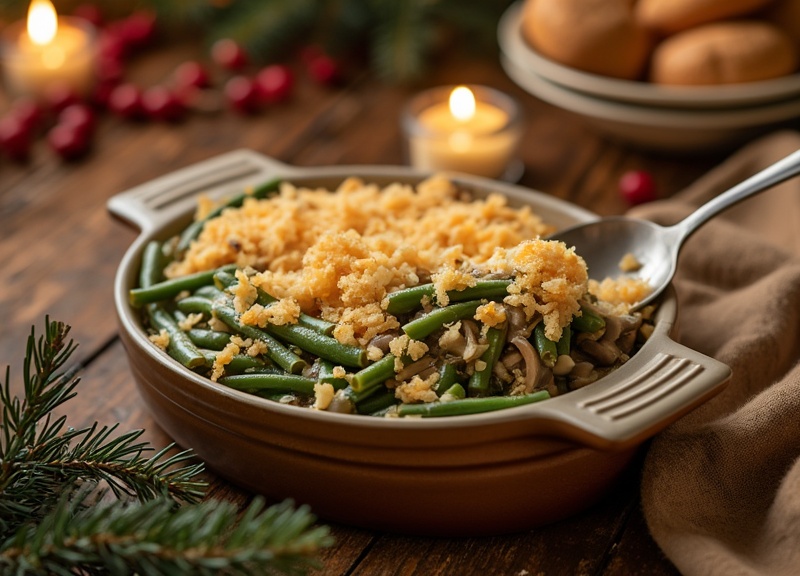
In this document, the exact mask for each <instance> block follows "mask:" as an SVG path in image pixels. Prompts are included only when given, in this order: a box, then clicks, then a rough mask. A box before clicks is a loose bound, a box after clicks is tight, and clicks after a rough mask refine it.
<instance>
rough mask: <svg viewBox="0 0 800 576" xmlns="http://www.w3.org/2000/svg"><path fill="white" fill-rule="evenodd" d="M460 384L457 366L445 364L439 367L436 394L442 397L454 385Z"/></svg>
mask: <svg viewBox="0 0 800 576" xmlns="http://www.w3.org/2000/svg"><path fill="white" fill-rule="evenodd" d="M457 382H458V370H457V369H456V367H455V364H451V363H450V362H444V363H443V364H442V365H441V366H440V367H439V381H438V382H437V383H436V393H437V394H438V395H439V396H441V395H442V394H444V393H445V391H446V390H447V389H448V388H450V387H451V386H452V385H453V384H456V383H457Z"/></svg>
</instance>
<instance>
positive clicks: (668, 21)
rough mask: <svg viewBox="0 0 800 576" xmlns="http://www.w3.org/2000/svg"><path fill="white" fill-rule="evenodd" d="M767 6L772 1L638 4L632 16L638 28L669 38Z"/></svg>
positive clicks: (653, 1)
mask: <svg viewBox="0 0 800 576" xmlns="http://www.w3.org/2000/svg"><path fill="white" fill-rule="evenodd" d="M771 2H772V0H639V1H638V2H637V3H636V8H635V14H636V19H637V21H638V22H639V24H641V25H642V26H644V27H646V28H648V29H650V30H652V31H654V32H656V33H658V34H661V35H670V34H675V33H676V32H680V31H682V30H688V29H689V28H693V27H694V26H698V25H700V24H705V23H707V22H714V21H717V20H723V19H726V18H733V17H738V16H744V15H748V14H751V13H753V12H755V11H756V10H759V9H761V8H763V7H765V6H767V5H768V4H770V3H771Z"/></svg>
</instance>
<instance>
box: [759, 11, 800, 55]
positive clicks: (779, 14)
mask: <svg viewBox="0 0 800 576" xmlns="http://www.w3.org/2000/svg"><path fill="white" fill-rule="evenodd" d="M764 18H765V19H766V20H768V21H770V22H772V23H773V24H775V25H776V26H777V27H778V28H780V29H782V30H783V31H784V32H786V33H787V34H788V35H789V36H790V37H791V39H792V40H794V44H795V46H798V47H800V0H775V1H774V2H773V3H772V4H771V5H770V6H769V8H767V10H766V12H765V13H764Z"/></svg>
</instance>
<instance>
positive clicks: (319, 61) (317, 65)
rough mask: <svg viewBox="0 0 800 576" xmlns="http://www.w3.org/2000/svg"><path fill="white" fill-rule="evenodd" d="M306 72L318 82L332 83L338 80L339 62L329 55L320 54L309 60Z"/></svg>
mask: <svg viewBox="0 0 800 576" xmlns="http://www.w3.org/2000/svg"><path fill="white" fill-rule="evenodd" d="M308 72H309V74H310V75H311V78H312V79H313V80H314V81H315V82H317V83H318V84H333V83H335V82H336V81H337V80H339V74H340V70H339V63H338V62H336V60H334V59H333V58H331V57H330V56H327V55H325V54H322V55H320V56H317V57H315V58H312V59H311V60H309V62H308Z"/></svg>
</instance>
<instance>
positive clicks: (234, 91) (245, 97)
mask: <svg viewBox="0 0 800 576" xmlns="http://www.w3.org/2000/svg"><path fill="white" fill-rule="evenodd" d="M225 98H226V99H227V101H228V104H230V106H231V107H232V108H233V109H234V110H236V111H237V112H242V113H245V114H249V113H252V112H255V111H256V109H257V108H258V92H257V91H256V85H255V83H254V82H253V81H252V80H251V79H250V78H248V77H246V76H234V77H233V78H231V79H230V80H228V81H227V82H226V83H225Z"/></svg>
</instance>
